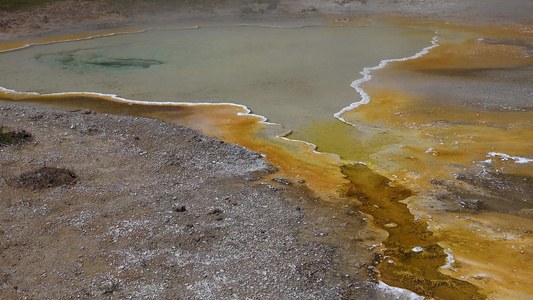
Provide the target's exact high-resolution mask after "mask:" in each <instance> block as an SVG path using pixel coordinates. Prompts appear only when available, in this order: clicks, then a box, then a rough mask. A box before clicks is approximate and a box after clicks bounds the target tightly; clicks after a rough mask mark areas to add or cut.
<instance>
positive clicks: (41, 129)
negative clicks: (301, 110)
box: [0, 103, 381, 299]
mask: <svg viewBox="0 0 533 300" xmlns="http://www.w3.org/2000/svg"><path fill="white" fill-rule="evenodd" d="M0 118H1V119H2V120H3V122H4V124H5V125H6V126H9V127H13V128H26V129H27V130H28V131H31V133H32V134H33V136H34V139H33V140H32V142H31V143H27V144H26V145H24V146H19V147H11V146H6V147H3V148H1V149H0V167H1V172H2V175H3V176H4V178H8V180H7V181H6V180H0V222H1V224H2V228H1V230H0V257H1V259H0V276H1V277H0V295H2V298H4V299H23V298H25V297H27V298H33V299H70V298H76V297H80V298H120V299H122V298H134V299H139V298H150V299H228V298H232V297H237V298H251V299H342V298H343V297H345V298H348V299H378V298H379V297H381V296H379V293H378V292H377V291H375V288H374V287H373V286H372V284H371V283H370V282H366V281H367V280H370V279H369V277H368V276H367V275H366V274H367V270H366V266H368V265H370V264H371V262H370V256H371V252H368V253H366V254H364V253H363V254H360V255H362V256H361V257H365V255H366V257H367V258H368V259H367V260H365V259H364V258H360V259H359V260H358V262H357V265H356V266H355V267H352V268H351V271H350V272H351V273H349V274H348V273H342V272H345V271H341V270H346V268H345V267H343V268H342V269H341V268H340V266H343V265H346V264H347V262H346V261H344V259H345V258H343V257H342V256H341V255H340V252H339V249H338V248H337V247H336V246H333V245H332V244H328V243H326V242H325V241H326V240H327V238H328V237H327V235H328V234H316V233H317V232H330V231H331V230H332V227H331V226H339V228H341V229H340V230H355V231H357V230H358V229H357V228H359V231H364V230H363V229H364V226H365V225H364V222H363V221H361V218H362V216H361V215H359V214H351V215H347V216H346V217H347V218H350V219H351V220H352V221H350V224H351V225H350V226H351V227H352V228H347V229H342V228H344V227H346V224H344V227H341V226H340V225H339V224H337V223H341V222H342V223H344V222H345V220H342V218H339V220H338V221H337V219H331V221H327V222H326V221H325V219H326V218H327V213H324V212H327V211H331V212H332V213H334V214H342V208H340V209H336V208H332V207H321V208H320V210H316V209H317V208H318V206H316V205H315V204H314V203H315V202H314V201H313V200H312V198H311V197H310V195H308V194H307V192H306V190H305V188H303V187H301V186H298V185H294V186H293V185H286V184H285V181H284V180H278V181H279V182H271V183H267V182H262V181H257V180H258V179H259V178H260V177H261V176H262V175H265V174H268V173H271V172H273V171H275V169H273V167H272V166H270V165H268V164H267V163H266V162H265V161H264V160H262V158H261V156H260V155H259V154H257V153H253V152H251V151H248V150H246V149H244V148H242V147H240V146H237V145H232V144H226V143H223V142H220V141H217V140H214V139H211V138H208V137H206V136H204V135H202V134H199V133H197V132H194V131H192V130H190V129H187V128H184V127H179V126H176V125H171V124H165V123H162V122H160V121H156V120H150V119H144V118H137V117H119V116H111V115H104V114H96V113H94V112H92V111H86V110H78V111H76V112H59V111H54V110H48V109H42V108H32V107H24V106H20V105H14V104H6V103H0ZM43 166H46V167H43ZM74 174H75V175H74ZM9 178H11V179H14V181H15V183H16V184H13V181H12V180H11V182H10V180H9ZM74 181H75V184H74ZM24 187H28V188H24ZM291 199H294V200H291ZM307 213H309V214H312V215H313V218H305V215H306V214H307ZM325 216H326V217H325ZM313 220H315V221H313ZM332 222H333V223H332ZM335 222H337V223H335ZM306 227H307V228H311V230H305V229H304V228H306ZM321 240H322V241H321Z"/></svg>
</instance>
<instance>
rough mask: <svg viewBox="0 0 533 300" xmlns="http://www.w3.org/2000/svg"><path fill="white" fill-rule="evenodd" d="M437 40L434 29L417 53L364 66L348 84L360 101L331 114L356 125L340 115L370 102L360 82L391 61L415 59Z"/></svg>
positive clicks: (426, 52)
mask: <svg viewBox="0 0 533 300" xmlns="http://www.w3.org/2000/svg"><path fill="white" fill-rule="evenodd" d="M437 42H438V31H435V36H434V37H433V39H432V40H431V45H430V46H427V47H425V48H424V49H422V50H421V51H419V52H418V53H416V54H415V55H412V56H408V57H403V58H392V59H384V60H382V61H381V62H380V63H379V64H378V65H377V66H374V67H366V68H364V69H363V71H361V72H360V73H359V74H361V75H363V77H362V78H360V79H357V80H355V81H353V82H352V83H351V84H350V86H351V87H352V88H353V89H354V90H355V91H356V92H357V93H359V95H360V96H361V101H358V102H353V103H351V104H350V105H349V106H346V107H345V108H343V109H342V110H340V111H339V112H337V113H335V114H334V115H333V116H334V117H335V118H337V119H338V120H340V121H341V122H343V123H346V124H348V125H351V126H354V127H357V125H356V124H353V123H351V122H349V121H347V120H346V119H344V118H343V117H342V114H344V113H345V112H347V111H350V110H353V109H355V108H357V107H359V106H361V105H364V104H368V103H370V96H369V95H368V94H367V93H366V92H365V90H364V89H363V88H362V87H361V84H363V83H364V82H367V81H370V80H371V79H372V74H371V73H372V71H375V70H379V69H383V68H385V67H386V66H387V65H388V64H389V63H392V62H398V61H407V60H412V59H417V58H420V57H422V56H424V55H426V54H428V53H429V50H431V49H433V48H436V47H438V46H439V44H438V43H437Z"/></svg>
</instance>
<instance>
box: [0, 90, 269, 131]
mask: <svg viewBox="0 0 533 300" xmlns="http://www.w3.org/2000/svg"><path fill="white" fill-rule="evenodd" d="M0 91H2V92H5V93H6V94H13V95H28V96H46V97H47V96H79V95H87V96H94V97H99V98H107V99H112V100H114V101H116V102H120V103H125V104H139V105H156V106H178V105H179V106H235V107H239V108H241V109H243V110H244V111H245V112H244V113H243V112H238V113H237V115H239V116H244V115H245V116H252V117H257V118H259V119H260V121H259V122H261V123H265V124H270V125H278V124H276V123H271V122H268V121H267V118H266V117H264V116H261V115H257V114H253V113H252V111H251V110H250V109H249V108H248V107H247V106H246V105H242V104H237V103H230V102H227V103H225V102H222V103H218V102H171V101H168V102H166V101H159V102H155V101H154V102H152V101H141V100H133V99H127V98H123V97H120V96H118V95H115V94H104V93H96V92H63V93H49V94H39V93H36V92H18V91H15V90H10V89H7V88H4V87H0Z"/></svg>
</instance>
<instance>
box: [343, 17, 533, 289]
mask: <svg viewBox="0 0 533 300" xmlns="http://www.w3.org/2000/svg"><path fill="white" fill-rule="evenodd" d="M402 22H405V23H402ZM402 22H397V23H402V24H403V25H406V23H407V22H406V21H405V20H402ZM410 25H416V26H430V27H434V28H438V29H439V31H440V34H441V36H440V41H439V44H440V45H441V46H440V47H437V48H434V49H432V50H431V51H430V53H429V54H427V55H425V56H423V57H421V58H418V59H416V60H409V61H404V62H396V63H392V64H390V65H389V66H387V68H385V69H383V70H378V71H376V72H374V73H373V74H372V75H373V76H374V78H373V80H372V81H371V82H368V83H365V84H364V85H363V88H364V89H365V91H366V92H367V93H368V94H369V95H370V97H371V99H372V100H371V102H370V103H369V104H367V105H363V106H361V107H359V108H357V109H355V110H353V111H350V112H347V113H345V114H344V115H343V117H344V118H345V119H347V120H349V121H350V122H354V123H362V124H370V125H375V126H377V127H379V128H383V129H387V130H391V131H392V132H394V133H395V134H397V135H398V136H401V137H402V143H401V144H391V145H390V147H388V148H385V149H378V150H376V151H377V152H376V153H373V154H371V155H372V156H373V157H374V158H375V159H376V161H377V162H378V165H377V166H376V169H377V170H378V171H379V172H380V173H381V174H384V175H385V176H387V177H389V178H395V181H394V182H396V183H399V184H404V185H406V186H408V187H410V188H411V189H413V190H414V192H415V193H416V195H415V196H413V197H411V198H408V199H407V200H406V203H408V206H409V209H410V210H411V212H413V213H414V214H416V215H419V216H422V217H424V218H425V219H426V220H427V221H428V222H429V224H430V227H429V229H430V230H431V231H432V232H433V234H434V235H435V238H436V240H438V241H439V242H438V243H439V245H441V246H443V247H444V248H446V249H450V250H451V253H452V254H453V255H454V257H455V260H456V263H455V264H454V267H455V268H456V270H455V271H452V270H450V269H443V271H442V272H443V273H445V274H447V275H450V276H452V277H454V278H458V279H461V280H467V281H468V282H470V283H472V284H474V285H476V286H478V287H480V288H481V290H482V292H484V293H486V294H487V295H488V297H489V298H491V299H502V298H505V299H529V298H530V297H531V295H533V286H531V284H530V282H531V280H532V279H533V265H532V264H531V263H530V261H531V258H532V257H533V256H532V255H533V236H532V235H531V232H532V231H533V222H532V221H531V220H532V215H533V214H532V213H531V211H532V210H528V209H523V210H522V211H520V212H519V215H511V214H508V213H501V212H500V213H496V212H481V213H478V214H469V213H463V212H460V213H458V212H446V211H445V210H442V209H440V210H439V207H437V206H438V205H439V201H438V200H435V198H436V196H437V195H439V193H440V192H441V190H440V187H439V186H438V185H435V184H434V182H439V181H444V182H448V183H447V184H448V185H451V186H455V188H457V189H458V191H462V192H465V191H467V192H475V188H476V187H474V186H470V185H469V184H468V183H465V182H462V181H460V180H458V179H456V178H455V177H454V176H453V174H456V173H462V172H464V171H465V170H475V169H478V168H479V166H478V163H479V162H480V161H483V160H486V159H487V153H489V152H493V151H496V152H502V153H507V154H511V155H516V156H522V157H528V158H531V155H532V154H533V144H532V143H531V141H533V111H531V109H517V110H505V109H481V108H478V107H469V106H464V105H462V103H463V102H462V99H463V98H458V99H456V100H458V101H449V100H450V99H447V98H443V97H442V96H441V95H439V94H437V92H436V91H432V90H431V89H425V90H419V89H417V88H418V87H417V84H419V83H421V84H423V85H431V83H432V82H439V84H441V83H442V82H447V81H446V80H450V81H449V83H450V85H452V84H456V82H457V81H453V80H458V79H462V80H464V83H473V86H475V83H477V82H483V80H486V78H487V77H480V75H479V73H477V72H479V71H480V70H481V71H483V72H485V73H483V74H487V73H488V74H490V72H491V71H493V70H494V71H495V72H511V71H513V70H519V68H524V67H528V66H531V65H532V64H533V57H532V56H531V55H530V54H528V53H530V52H531V50H530V48H528V47H529V46H527V45H528V44H530V43H531V41H533V35H532V33H533V26H525V25H516V26H507V25H506V26H486V27H482V26H479V27H469V26H459V25H450V24H442V23H438V22H415V23H411V24H410ZM458 36H460V37H458ZM481 39H482V40H481ZM487 40H489V41H487ZM488 78H490V77H488ZM491 80H494V79H491ZM472 95H473V93H470V94H467V93H463V94H460V95H459V96H458V97H464V100H465V101H466V100H467V99H469V97H472ZM474 96H475V94H474ZM488 97H490V95H488ZM492 160H493V163H492V166H493V167H494V168H495V170H496V171H495V172H501V173H502V174H510V175H513V176H514V175H516V176H522V177H523V178H524V180H528V178H533V167H532V166H531V163H529V164H517V163H514V162H513V161H512V160H511V161H510V160H504V159H502V158H497V157H492ZM519 200H520V199H516V201H519ZM524 201H525V200H524Z"/></svg>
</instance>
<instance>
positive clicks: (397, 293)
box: [377, 280, 424, 300]
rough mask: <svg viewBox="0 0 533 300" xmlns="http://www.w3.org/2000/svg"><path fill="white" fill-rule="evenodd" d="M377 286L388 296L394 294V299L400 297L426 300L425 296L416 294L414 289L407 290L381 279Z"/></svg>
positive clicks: (408, 299)
mask: <svg viewBox="0 0 533 300" xmlns="http://www.w3.org/2000/svg"><path fill="white" fill-rule="evenodd" d="M377 288H378V289H379V290H381V292H382V293H383V294H385V295H386V296H389V295H390V296H393V297H394V299H398V300H400V299H401V300H404V299H405V300H424V297H422V296H420V295H418V294H416V293H415V292H413V291H410V290H406V289H402V288H399V287H394V286H390V285H388V284H386V283H385V282H383V281H381V280H380V281H379V282H378V284H377Z"/></svg>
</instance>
